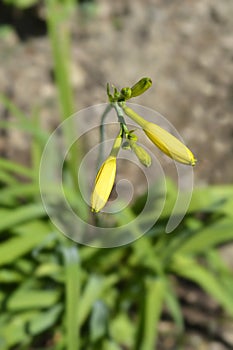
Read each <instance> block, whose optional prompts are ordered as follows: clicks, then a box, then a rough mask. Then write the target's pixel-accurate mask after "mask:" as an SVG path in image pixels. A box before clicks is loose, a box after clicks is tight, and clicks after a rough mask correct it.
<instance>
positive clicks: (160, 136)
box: [122, 105, 196, 165]
mask: <svg viewBox="0 0 233 350" xmlns="http://www.w3.org/2000/svg"><path fill="white" fill-rule="evenodd" d="M122 108H123V110H124V112H125V114H126V115H128V117H130V118H131V119H133V120H134V121H135V122H136V123H137V124H139V125H140V126H141V127H142V129H143V130H144V132H145V134H146V135H147V137H148V138H149V139H150V140H151V141H152V142H153V143H154V144H155V145H156V146H157V147H158V148H159V149H160V150H161V151H162V152H164V153H165V154H166V155H168V156H169V157H171V158H172V159H174V160H176V161H178V162H180V163H183V164H188V165H195V164H196V159H195V157H194V155H193V154H192V152H191V151H190V150H189V149H188V148H187V147H186V146H185V145H184V144H183V143H182V142H181V141H180V140H178V139H177V138H176V137H175V136H173V135H172V134H170V133H169V132H168V131H166V130H165V129H163V128H161V127H160V126H158V125H157V124H154V123H151V122H148V121H147V120H145V119H143V118H142V117H141V116H140V115H138V114H137V113H136V112H134V111H133V110H132V109H131V108H129V107H128V106H126V105H122Z"/></svg>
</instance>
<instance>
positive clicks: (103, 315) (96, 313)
mask: <svg viewBox="0 0 233 350" xmlns="http://www.w3.org/2000/svg"><path fill="white" fill-rule="evenodd" d="M108 316H109V315H108V309H107V306H106V304H105V303H103V302H102V301H100V300H97V301H96V302H95V303H94V305H93V311H92V313H91V318H90V338H91V341H92V342H96V341H97V340H99V339H100V338H102V337H103V336H104V335H105V334H106V333H107V326H108V321H109V317H108Z"/></svg>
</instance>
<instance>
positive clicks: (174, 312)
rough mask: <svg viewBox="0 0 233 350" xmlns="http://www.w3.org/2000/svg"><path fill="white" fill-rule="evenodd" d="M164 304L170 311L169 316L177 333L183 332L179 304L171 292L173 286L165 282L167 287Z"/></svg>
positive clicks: (172, 291)
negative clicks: (174, 324)
mask: <svg viewBox="0 0 233 350" xmlns="http://www.w3.org/2000/svg"><path fill="white" fill-rule="evenodd" d="M165 298H166V304H167V307H168V309H169V311H170V314H171V316H172V318H173V319H174V321H175V323H176V326H177V328H178V331H179V332H183V331H184V319H183V315H182V310H181V306H180V303H179V301H178V297H177V295H176V293H175V291H174V290H173V286H172V284H171V283H170V282H168V281H167V287H166V296H165Z"/></svg>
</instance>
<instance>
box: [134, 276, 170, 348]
mask: <svg viewBox="0 0 233 350" xmlns="http://www.w3.org/2000/svg"><path fill="white" fill-rule="evenodd" d="M145 282H146V290H145V295H144V299H145V302H144V309H143V317H142V318H141V322H142V323H141V325H140V329H139V333H138V339H139V344H140V345H139V346H138V347H136V349H140V350H148V349H155V347H156V340H157V335H158V324H159V320H160V315H161V312H162V307H163V302H164V297H165V282H164V280H163V279H162V278H160V277H158V278H149V277H148V278H147V279H146V281H145Z"/></svg>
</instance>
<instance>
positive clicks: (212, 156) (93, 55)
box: [0, 0, 233, 350]
mask: <svg viewBox="0 0 233 350" xmlns="http://www.w3.org/2000/svg"><path fill="white" fill-rule="evenodd" d="M42 10H43V8H42ZM42 10H41V13H40V16H41V18H42V19H43V11H42ZM83 11H84V9H83ZM85 13H87V12H85V11H84V12H82V11H80V13H79V14H77V15H76V17H75V18H74V23H73V51H72V55H73V62H74V63H73V66H72V82H73V87H74V90H75V96H76V101H77V110H79V109H82V108H85V107H88V106H90V105H93V104H97V103H102V102H106V93H105V84H106V82H108V81H109V82H111V83H114V84H116V85H117V86H119V87H121V86H127V85H131V84H133V83H134V82H135V81H136V80H137V79H139V78H141V77H142V76H149V77H151V78H152V80H153V83H154V84H153V88H151V89H150V90H149V91H148V92H147V93H146V94H145V95H143V96H141V97H139V98H137V100H135V103H139V104H142V105H145V106H147V107H150V108H153V109H156V110H157V111H159V112H160V113H161V114H163V115H164V116H165V117H166V118H167V119H169V120H170V121H171V123H172V124H173V125H174V126H175V127H176V128H177V130H178V131H179V132H180V134H181V135H182V137H183V138H184V139H185V141H186V143H187V145H189V147H190V148H191V149H192V150H193V152H194V153H195V155H196V157H197V158H198V160H199V161H198V165H197V166H196V168H195V177H196V183H198V184H206V183H210V184H213V183H214V184H216V183H231V182H232V180H233V173H232V165H233V164H232V152H233V120H232V112H233V103H232V101H233V79H232V78H233V64H232V62H233V51H232V48H233V2H232V1H231V0H222V1H219V0H189V1H182V0H173V1H169V0H163V1H162V0H144V1H139V0H134V1H129V0H128V1H126V0H125V1H122V0H118V1H107V0H99V1H97V2H96V6H92V7H89V16H86V15H85ZM31 15H32V14H31V13H30V16H31ZM36 15H37V16H38V13H36ZM32 18H33V17H32ZM13 22H15V23H16V22H17V28H18V33H19V34H20V36H21V38H22V37H23V39H24V40H23V41H22V40H20V38H19V36H18V35H17V34H16V33H15V32H9V33H8V34H6V35H2V36H1V37H0V90H1V92H3V93H4V94H7V95H8V96H10V97H12V99H13V101H14V103H16V104H17V105H18V107H20V108H21V109H22V110H23V111H25V112H27V113H28V115H30V113H31V112H32V110H33V108H34V107H39V108H40V115H41V120H42V124H43V125H45V126H47V125H50V126H52V127H54V126H55V125H56V123H57V122H58V121H59V111H58V103H57V94H56V90H55V87H54V83H53V77H52V59H51V52H50V46H49V43H48V39H47V37H46V36H44V35H42V34H43V33H44V30H45V28H44V23H43V21H42V22H41V21H38V19H37V20H36V19H33V21H32V20H31V21H29V22H30V23H29V24H27V21H26V20H25V18H23V19H22V14H20V13H16V14H14V16H13ZM20 23H21V24H20ZM22 23H24V28H23V31H22ZM20 28H21V31H20ZM28 28H30V30H28ZM35 34H37V35H38V36H35ZM25 39H26V40H25ZM0 113H1V119H2V118H8V117H9V116H8V115H7V113H5V111H4V108H3V107H2V106H0ZM27 148H28V142H27V139H25V136H23V135H22V134H21V133H19V132H18V131H9V132H8V133H7V134H4V133H2V134H1V135H0V150H1V152H2V155H7V156H11V157H14V158H17V159H22V160H23V161H27V158H28V157H27ZM231 252H232V249H231ZM231 254H232V253H231ZM202 298H203V296H202ZM187 310H188V306H187ZM200 310H201V309H200ZM200 310H199V311H200ZM199 311H198V310H196V313H197V314H198V312H199ZM193 312H194V310H193V309H191V314H192V315H193ZM200 314H201V316H200V317H202V318H203V317H204V321H203V319H202V321H201V320H199V321H198V320H197V325H198V324H202V323H203V322H204V324H205V325H206V324H209V321H208V317H207V318H206V319H205V315H204V313H203V312H201V311H200ZM187 315H188V311H187ZM197 319H198V316H197ZM187 320H188V316H187ZM212 321H213V322H214V321H215V318H214V317H213V318H212ZM187 322H189V321H187ZM190 322H194V321H193V320H191V321H190ZM216 325H217V326H216ZM164 327H165V329H166V325H165V326H164ZM203 327H204V326H203ZM203 327H202V326H200V327H199V328H198V327H193V334H194V336H193V338H190V339H192V344H191V345H188V343H187V347H186V349H187V350H188V349H190V350H191V349H203V350H204V349H211V350H215V349H216V350H221V349H222V350H223V349H233V339H232V333H233V331H232V329H230V330H229V331H226V332H227V335H226V336H224V335H222V332H221V331H220V330H219V328H218V330H217V331H216V334H219V335H220V338H221V339H222V338H224V339H225V340H224V341H225V343H224V341H222V340H221V339H218V338H216V337H215V338H214V337H212V339H213V341H211V342H210V340H206V339H207V338H206V334H204V333H205V330H204V332H200V329H201V328H202V329H205V328H203ZM214 327H219V325H218V323H216V322H215V323H214V325H213V327H212V330H213V329H215V328H214ZM168 328H169V327H168ZM208 329H209V328H208V327H207V330H208ZM206 332H207V331H206ZM228 338H230V340H229V339H228ZM228 340H229V341H228ZM167 341H168V343H169V337H168V340H167ZM228 343H229V344H231V345H229V344H228ZM171 346H172V344H170V347H169V344H168V345H167V347H166V349H172V347H171ZM173 348H174V347H173ZM161 349H162V348H161ZM164 349H165V348H164ZM174 349H175V348H174Z"/></svg>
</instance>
